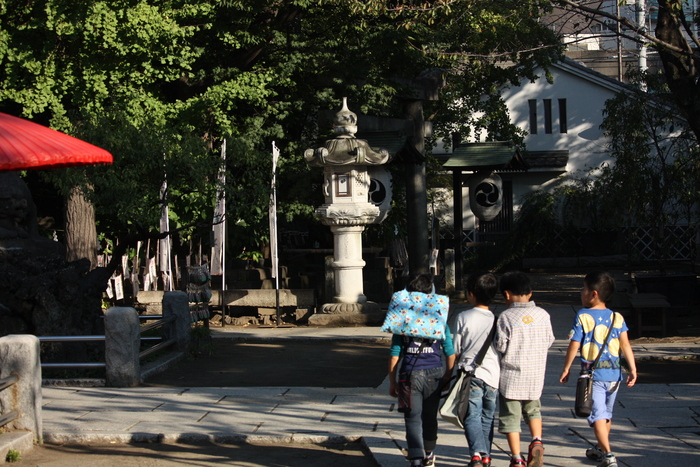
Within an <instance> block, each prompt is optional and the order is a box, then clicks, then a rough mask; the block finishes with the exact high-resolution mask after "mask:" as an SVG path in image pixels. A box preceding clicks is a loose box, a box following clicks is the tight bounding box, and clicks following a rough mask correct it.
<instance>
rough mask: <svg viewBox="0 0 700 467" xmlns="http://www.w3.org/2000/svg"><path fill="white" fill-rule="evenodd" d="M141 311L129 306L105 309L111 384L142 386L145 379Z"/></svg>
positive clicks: (107, 363)
mask: <svg viewBox="0 0 700 467" xmlns="http://www.w3.org/2000/svg"><path fill="white" fill-rule="evenodd" d="M140 347H141V330H140V324H139V315H138V313H137V312H136V310H135V309H133V308H129V307H113V308H110V309H108V310H107V311H106V312H105V363H106V373H107V375H106V376H107V378H106V379H107V385H108V386H114V387H134V386H138V385H139V382H140V379H141V363H140V361H139V351H140Z"/></svg>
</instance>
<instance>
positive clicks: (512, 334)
mask: <svg viewBox="0 0 700 467" xmlns="http://www.w3.org/2000/svg"><path fill="white" fill-rule="evenodd" d="M495 340H496V350H497V351H498V352H499V354H500V355H501V379H500V385H499V388H500V391H501V394H502V395H503V397H505V398H506V399H512V400H536V399H539V398H540V396H541V395H542V388H543V387H544V373H545V369H546V366H547V349H549V347H550V346H551V345H552V342H554V333H553V332H552V323H551V321H550V318H549V314H548V313H547V312H546V311H545V310H543V309H542V308H540V307H538V306H536V305H535V302H528V303H518V302H516V303H513V304H511V305H510V307H509V308H508V309H506V310H505V311H504V312H503V313H501V314H500V316H499V317H498V325H497V329H496V339H495Z"/></svg>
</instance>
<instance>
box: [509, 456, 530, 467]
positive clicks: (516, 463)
mask: <svg viewBox="0 0 700 467" xmlns="http://www.w3.org/2000/svg"><path fill="white" fill-rule="evenodd" d="M526 465H527V464H525V461H524V460H523V459H513V458H512V457H511V458H510V467H525V466H526Z"/></svg>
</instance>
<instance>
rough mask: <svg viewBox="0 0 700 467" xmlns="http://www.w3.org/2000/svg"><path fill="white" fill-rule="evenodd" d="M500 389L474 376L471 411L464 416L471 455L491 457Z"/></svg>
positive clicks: (470, 403)
mask: <svg viewBox="0 0 700 467" xmlns="http://www.w3.org/2000/svg"><path fill="white" fill-rule="evenodd" d="M497 401H498V389H496V388H493V387H491V386H489V385H488V384H486V383H484V382H483V381H482V380H480V379H478V378H474V377H472V383H471V386H470V388H469V413H468V414H467V416H466V417H465V418H464V435H465V436H466V437H467V443H469V455H470V456H473V455H474V454H476V453H484V454H486V455H487V456H489V457H491V444H492V443H493V426H494V421H493V420H494V414H495V413H496V404H497Z"/></svg>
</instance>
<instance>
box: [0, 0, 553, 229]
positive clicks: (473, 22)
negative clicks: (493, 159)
mask: <svg viewBox="0 0 700 467" xmlns="http://www.w3.org/2000/svg"><path fill="white" fill-rule="evenodd" d="M542 7H543V5H542V3H541V2H539V1H537V0H528V1H515V0H507V1H502V2H480V1H474V0H443V1H434V2H433V1H431V2H424V3H417V2H414V1H398V2H397V1H391V2H388V1H379V0H372V1H360V0H350V1H347V0H322V1H318V0H315V1H312V0H285V1H277V0H275V1H272V0H228V1H216V2H187V1H186V0H150V1H146V0H127V1H116V0H113V1H105V2H83V3H76V2H72V1H69V0H54V1H48V0H40V1H37V2H32V3H26V2H21V1H14V0H11V1H4V2H2V3H0V24H1V26H2V31H3V32H2V34H0V64H1V65H2V66H1V67H0V106H1V107H2V108H4V109H5V110H7V111H10V112H11V113H15V114H19V113H21V114H23V115H24V116H26V117H33V118H34V119H35V120H39V121H42V122H44V123H47V124H49V125H51V126H52V127H54V128H57V129H60V130H63V131H66V132H68V133H71V134H74V135H77V136H80V137H83V138H85V139H87V140H89V141H91V142H93V143H95V144H98V145H100V146H102V147H104V148H106V149H108V150H110V151H111V152H113V153H114V155H115V156H116V160H115V164H114V165H113V166H112V167H99V168H94V167H91V168H86V169H80V170H77V169H70V170H69V169H66V170H61V171H55V172H51V173H50V174H49V176H50V178H51V179H52V181H53V182H54V183H56V185H57V186H58V187H60V188H61V191H62V193H63V194H64V195H68V193H70V192H71V190H74V189H75V187H81V194H82V195H84V196H85V197H86V199H88V200H90V201H91V202H92V203H94V205H95V207H96V209H97V214H96V218H97V223H99V226H100V229H104V230H108V231H110V235H112V234H113V235H122V236H125V235H126V234H127V233H134V232H148V231H149V230H150V229H152V228H153V227H154V226H155V225H157V217H158V215H159V213H160V203H161V201H160V198H159V196H157V195H156V193H157V191H158V189H159V187H160V185H161V181H162V179H163V177H164V176H165V175H166V174H167V178H168V185H169V187H170V193H169V197H168V200H169V202H170V203H173V209H171V213H172V214H171V216H172V217H173V219H172V220H173V222H174V224H175V226H176V228H181V227H184V226H187V225H194V224H196V223H198V222H201V221H203V220H206V219H211V215H212V210H213V205H214V197H215V188H216V173H217V168H218V163H219V160H220V159H219V153H218V149H219V147H220V144H221V141H222V139H223V138H227V141H228V144H227V146H228V152H229V156H228V157H227V170H228V174H227V180H228V186H227V193H228V197H229V199H228V203H227V206H228V208H229V211H228V213H227V216H228V218H229V221H230V222H232V223H234V224H235V226H236V227H235V228H234V229H233V230H234V231H235V232H236V233H240V234H241V235H242V236H245V237H246V238H248V239H250V238H253V239H255V241H258V242H263V241H265V236H266V230H267V229H266V204H267V194H268V193H267V190H268V186H269V183H267V180H269V167H270V155H269V153H270V146H271V142H272V141H273V140H274V141H276V142H277V145H278V146H279V147H280V148H281V149H282V151H283V157H282V159H281V160H280V163H279V170H280V173H279V176H278V180H279V181H280V183H279V185H280V187H279V192H280V193H286V194H287V195H286V196H282V197H280V202H279V210H280V214H282V215H283V216H285V217H286V218H287V219H289V220H291V219H293V218H295V217H304V216H306V217H309V216H310V215H311V213H312V211H313V207H314V206H316V205H318V204H319V202H318V201H319V198H320V190H317V189H314V188H315V185H317V184H318V183H319V182H318V181H314V180H315V179H317V177H316V176H315V172H312V171H311V170H310V169H309V168H308V167H307V166H306V164H305V163H304V161H303V158H302V154H303V150H304V149H305V148H307V147H315V146H316V145H317V144H318V140H319V139H322V138H323V137H324V136H325V130H326V129H323V128H321V129H319V128H318V127H317V124H316V123H317V122H316V119H315V116H316V115H317V114H318V111H319V110H326V109H333V108H337V107H338V103H339V101H340V98H342V97H343V96H347V97H348V98H349V100H350V102H351V104H354V103H357V105H358V106H359V107H360V108H359V109H357V110H358V111H360V112H362V113H370V114H375V115H392V116H396V115H401V113H402V110H401V103H400V99H398V97H400V96H406V95H409V93H410V90H409V89H408V88H407V87H406V86H405V85H404V84H402V83H404V82H405V79H404V80H403V81H402V80H400V79H397V78H409V79H412V78H415V77H417V76H418V75H419V74H420V73H421V72H422V71H424V70H427V69H433V68H440V69H443V70H444V72H445V76H446V81H447V87H446V88H445V90H444V92H443V93H442V99H441V100H440V101H438V102H436V103H435V104H434V105H431V106H430V108H429V113H428V115H427V120H430V121H433V122H434V124H435V128H436V134H437V135H438V137H444V138H447V137H448V136H449V135H450V134H451V133H453V132H460V133H462V134H463V135H467V134H468V133H469V132H470V131H472V129H473V128H488V129H489V130H490V131H492V134H495V135H500V136H502V137H507V136H508V135H513V134H515V133H514V131H513V127H512V126H510V124H509V122H508V121H507V119H506V118H504V117H503V115H504V111H505V106H503V105H502V102H500V101H499V98H498V96H497V91H498V89H499V88H500V87H501V85H503V84H505V83H508V82H512V83H515V82H518V81H519V80H520V78H521V77H523V76H524V77H528V78H530V79H535V70H537V69H538V67H545V68H546V67H547V65H548V64H549V63H551V62H552V61H553V60H555V59H557V58H558V57H559V54H560V52H561V46H560V44H559V42H558V39H557V38H556V37H555V35H554V34H553V33H552V32H551V31H550V30H549V29H548V28H547V27H546V25H543V24H542V23H540V22H539V21H538V19H539V18H540V16H541V14H542V13H543V9H542ZM504 65H509V66H504ZM485 96H486V97H485ZM477 113H479V115H481V117H480V118H479V119H476V118H475V117H474V115H476V114H477ZM261 182H262V183H261ZM309 187H311V190H310V189H309ZM183 232H185V233H186V231H183ZM189 232H190V233H191V232H192V229H190V230H189ZM248 241H249V242H250V240H248Z"/></svg>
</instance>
